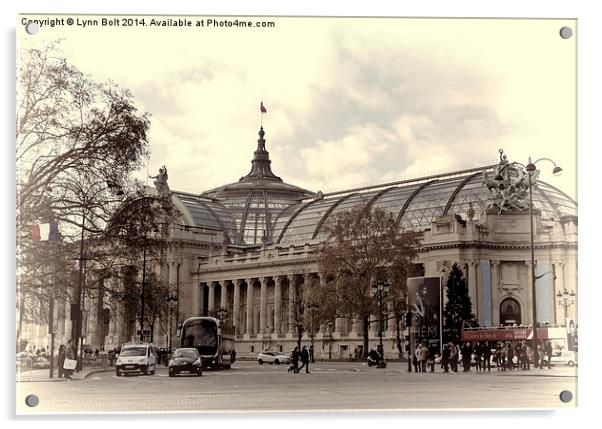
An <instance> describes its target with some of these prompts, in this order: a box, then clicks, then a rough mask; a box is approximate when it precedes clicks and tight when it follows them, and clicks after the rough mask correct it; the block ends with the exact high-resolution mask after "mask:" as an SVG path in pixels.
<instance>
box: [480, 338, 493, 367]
mask: <svg viewBox="0 0 602 429" xmlns="http://www.w3.org/2000/svg"><path fill="white" fill-rule="evenodd" d="M482 348H483V352H482V355H483V372H485V368H487V372H491V345H490V344H489V341H485V342H484V343H483V346H482Z"/></svg>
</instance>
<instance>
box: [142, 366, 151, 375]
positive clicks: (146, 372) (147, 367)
mask: <svg viewBox="0 0 602 429" xmlns="http://www.w3.org/2000/svg"><path fill="white" fill-rule="evenodd" d="M149 372H150V367H149V365H146V368H144V369H143V370H142V374H144V375H148V373H149Z"/></svg>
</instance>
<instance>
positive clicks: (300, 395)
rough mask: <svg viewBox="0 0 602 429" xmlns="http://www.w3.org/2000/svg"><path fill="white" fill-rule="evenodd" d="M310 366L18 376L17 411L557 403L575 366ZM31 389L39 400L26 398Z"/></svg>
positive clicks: (570, 386) (573, 381)
mask: <svg viewBox="0 0 602 429" xmlns="http://www.w3.org/2000/svg"><path fill="white" fill-rule="evenodd" d="M310 371H311V373H310V374H305V373H304V372H303V373H299V374H291V373H287V366H286V365H279V366H278V365H263V366H260V365H258V364H257V363H255V362H237V363H236V364H235V366H234V368H232V369H231V370H226V371H205V372H203V376H202V377H175V378H170V377H168V375H167V371H166V369H165V368H159V369H158V370H157V373H156V374H155V375H152V376H150V375H149V376H127V377H116V376H115V373H114V372H103V373H96V374H91V375H90V376H89V377H87V378H86V379H85V380H80V381H75V380H73V381H62V382H53V383H48V382H46V383H44V382H23V383H17V412H18V413H53V412H65V411H72V412H86V411H88V412H99V411H101V412H111V411H180V412H199V411H203V412H211V411H214V412H217V411H228V412H231V411H236V410H239V411H270V410H277V411H286V410H299V411H332V410H354V411H358V410H392V409H396V410H399V409H442V408H445V409H474V408H560V407H574V406H575V405H576V402H577V401H576V397H575V398H573V400H572V401H571V402H569V403H566V404H565V403H563V402H561V401H560V400H559V394H560V392H561V391H563V390H569V391H571V392H572V393H573V394H574V395H575V396H576V388H577V377H576V370H573V369H568V368H553V369H551V370H548V369H543V370H539V369H537V370H533V369H532V370H531V371H525V372H518V371H511V372H497V371H495V370H493V371H492V372H491V373H484V374H483V373H476V372H474V371H472V372H469V373H456V374H454V373H450V374H444V373H441V372H437V373H435V374H431V373H425V374H420V373H418V374H417V373H408V372H406V365H404V364H401V363H389V365H388V367H387V368H386V369H377V368H369V367H368V366H366V365H365V364H362V363H351V362H350V363H341V362H337V363H333V362H328V363H326V362H317V363H315V364H313V365H312V366H311V367H310ZM29 394H35V395H37V396H38V397H39V404H38V405H37V406H36V407H35V408H29V407H27V406H26V405H25V397H26V396H27V395H29Z"/></svg>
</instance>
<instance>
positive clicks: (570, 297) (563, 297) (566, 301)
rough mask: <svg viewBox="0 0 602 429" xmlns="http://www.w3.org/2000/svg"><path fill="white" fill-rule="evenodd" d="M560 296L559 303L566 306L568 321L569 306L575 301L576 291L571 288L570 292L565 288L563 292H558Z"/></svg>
mask: <svg viewBox="0 0 602 429" xmlns="http://www.w3.org/2000/svg"><path fill="white" fill-rule="evenodd" d="M556 297H557V298H558V305H560V306H561V307H562V308H564V320H565V321H566V319H567V317H568V311H567V310H568V308H569V307H570V306H571V305H573V304H574V303H575V291H573V290H571V291H570V292H569V291H568V290H566V289H564V290H563V291H562V292H560V291H558V293H557V294H556Z"/></svg>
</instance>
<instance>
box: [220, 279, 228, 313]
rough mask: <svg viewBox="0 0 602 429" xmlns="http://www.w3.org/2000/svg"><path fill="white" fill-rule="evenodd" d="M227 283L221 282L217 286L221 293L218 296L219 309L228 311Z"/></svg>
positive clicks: (226, 281)
mask: <svg viewBox="0 0 602 429" xmlns="http://www.w3.org/2000/svg"><path fill="white" fill-rule="evenodd" d="M228 283H229V280H222V281H221V282H219V284H220V285H221V287H222V293H221V296H220V303H219V305H220V308H223V309H228Z"/></svg>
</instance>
